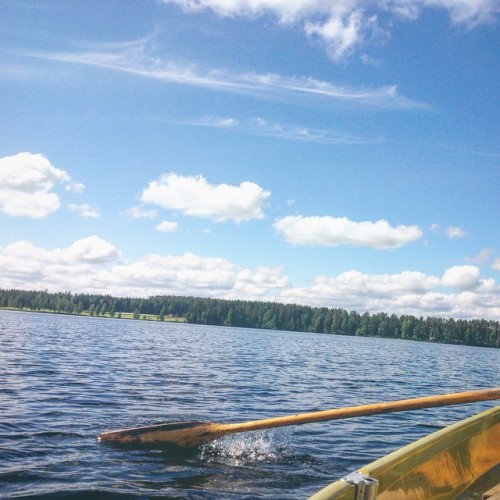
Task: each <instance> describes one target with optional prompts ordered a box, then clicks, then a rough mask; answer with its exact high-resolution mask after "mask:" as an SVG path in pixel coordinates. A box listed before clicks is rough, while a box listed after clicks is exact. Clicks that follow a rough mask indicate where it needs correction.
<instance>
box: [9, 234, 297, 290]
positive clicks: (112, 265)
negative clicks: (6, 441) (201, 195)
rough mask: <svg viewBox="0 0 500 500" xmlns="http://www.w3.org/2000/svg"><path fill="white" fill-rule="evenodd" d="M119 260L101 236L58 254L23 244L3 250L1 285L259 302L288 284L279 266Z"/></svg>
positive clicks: (196, 259)
mask: <svg viewBox="0 0 500 500" xmlns="http://www.w3.org/2000/svg"><path fill="white" fill-rule="evenodd" d="M119 256H120V252H119V250H118V249H117V248H116V247H115V246H114V245H112V244H111V243H109V242H107V241H105V240H103V239H101V238H98V237H97V236H92V237H89V238H84V239H81V240H79V241H77V242H75V243H74V244H72V245H71V246H70V247H68V248H62V249H55V250H45V249H42V248H39V247H36V246H35V245H33V244H32V243H31V242H27V241H19V242H16V243H13V244H11V245H8V246H6V247H5V248H0V287H1V288H7V289H9V288H19V289H30V290H32V289H38V290H45V289H47V290H49V291H53V292H56V291H61V290H70V291H72V292H75V293H76V292H83V293H105V294H108V293H109V294H111V295H117V296H137V297H147V296H150V295H158V294H164V295H165V294H175V295H194V296H203V297H217V298H226V299H237V298H242V297H244V298H246V299H249V300H253V299H255V300H258V299H263V298H266V297H268V296H270V294H271V293H272V292H273V291H275V290H276V289H279V288H283V287H285V286H289V283H288V279H287V278H286V277H284V276H282V275H281V270H280V269H279V268H267V267H259V268H257V269H255V270H252V269H248V268H243V267H241V266H238V265H236V264H234V263H232V262H230V261H228V260H226V259H223V258H218V257H202V256H198V255H195V254H192V253H185V254H183V255H158V254H151V255H146V256H144V257H143V258H141V259H140V260H137V261H129V262H126V261H124V262H117V259H118V257H119Z"/></svg>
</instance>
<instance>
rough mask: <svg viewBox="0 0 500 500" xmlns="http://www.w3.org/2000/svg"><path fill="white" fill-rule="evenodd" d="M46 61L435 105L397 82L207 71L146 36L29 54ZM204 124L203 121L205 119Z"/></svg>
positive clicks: (243, 88)
mask: <svg viewBox="0 0 500 500" xmlns="http://www.w3.org/2000/svg"><path fill="white" fill-rule="evenodd" d="M27 55H28V56H29V57H34V58H38V59H43V60H49V61H56V62H63V63H71V64H82V65H88V66H94V67H99V68H106V69H109V70H114V71H120V72H124V73H128V74H131V75H135V76H140V77H144V78H150V79H153V80H157V81H163V82H167V83H172V84H178V85H189V86H194V87H202V88H209V89H212V90H217V91H222V92H239V93H247V94H251V95H252V96H253V97H260V98H265V99H269V98H272V97H277V98H278V99H279V100H284V99H287V100H288V101H289V102H291V103H298V102H300V103H301V105H307V104H309V101H310V100H311V99H321V100H323V101H327V102H331V103H335V102H344V103H345V102H348V103H351V104H354V105H357V106H367V107H374V108H380V109H401V110H407V109H422V110H426V109H430V106H428V105H427V104H424V103H420V102H416V101H412V100H410V99H408V98H406V97H404V96H401V95H399V93H398V88H397V86H396V85H387V86H382V87H377V88H363V87H346V86H344V85H336V84H335V83H332V82H328V81H323V80H316V79H314V78H311V77H304V76H287V75H280V74H276V73H252V72H246V73H245V72H241V73H235V72H232V71H227V70H224V69H220V68H217V69H208V70H207V69H203V68H200V67H197V66H196V65H194V64H179V63H173V62H171V61H169V60H165V59H162V58H160V57H157V56H155V54H154V52H153V49H151V48H150V47H149V45H148V41H147V40H139V41H138V42H137V43H133V42H131V43H123V44H114V45H109V44H103V45H102V46H101V47H95V48H94V50H93V51H88V50H87V51H81V52H59V53H50V52H48V53H42V52H31V53H29V54H27ZM222 120H223V121H220V119H217V118H210V117H207V118H206V119H205V122H206V123H205V125H209V124H210V125H212V126H225V127H233V126H235V125H237V123H235V122H233V121H232V120H233V119H232V118H224V119H222ZM200 124H201V123H200Z"/></svg>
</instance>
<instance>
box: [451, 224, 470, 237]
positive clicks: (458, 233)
mask: <svg viewBox="0 0 500 500" xmlns="http://www.w3.org/2000/svg"><path fill="white" fill-rule="evenodd" d="M466 234H467V233H466V232H465V231H464V230H463V229H462V228H460V227H457V226H448V227H447V228H446V236H448V238H463V237H464V236H465V235H466Z"/></svg>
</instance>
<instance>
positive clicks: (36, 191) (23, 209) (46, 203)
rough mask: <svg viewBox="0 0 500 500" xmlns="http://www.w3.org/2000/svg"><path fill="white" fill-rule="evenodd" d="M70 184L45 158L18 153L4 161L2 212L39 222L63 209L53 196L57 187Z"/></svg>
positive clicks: (1, 168) (0, 167)
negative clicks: (57, 185)
mask: <svg viewBox="0 0 500 500" xmlns="http://www.w3.org/2000/svg"><path fill="white" fill-rule="evenodd" d="M69 181H70V177H69V175H68V173H67V172H66V171H64V170H61V169H59V168H56V167H54V166H53V165H52V164H51V163H50V161H49V160H48V159H47V158H45V156H43V155H41V154H33V153H27V152H25V153H18V154H16V155H14V156H5V157H3V158H0V212H3V213H4V214H7V215H12V216H20V217H31V218H35V219H39V218H42V217H45V216H47V215H49V214H51V213H52V212H55V211H56V210H57V209H58V208H59V207H60V205H61V203H60V200H59V196H58V195H57V194H56V193H55V192H53V188H54V185H55V184H56V183H58V182H59V183H67V182H69Z"/></svg>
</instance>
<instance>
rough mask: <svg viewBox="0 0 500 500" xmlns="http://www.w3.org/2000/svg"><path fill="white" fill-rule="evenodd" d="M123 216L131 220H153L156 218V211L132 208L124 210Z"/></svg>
mask: <svg viewBox="0 0 500 500" xmlns="http://www.w3.org/2000/svg"><path fill="white" fill-rule="evenodd" d="M123 215H124V216H125V217H131V218H132V219H154V218H155V217H158V210H155V209H146V208H143V207H138V206H134V207H130V208H127V210H124V211H123Z"/></svg>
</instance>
